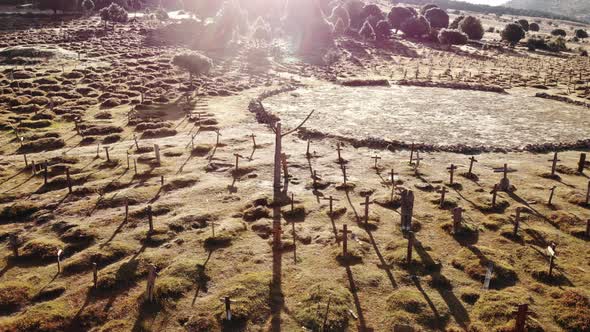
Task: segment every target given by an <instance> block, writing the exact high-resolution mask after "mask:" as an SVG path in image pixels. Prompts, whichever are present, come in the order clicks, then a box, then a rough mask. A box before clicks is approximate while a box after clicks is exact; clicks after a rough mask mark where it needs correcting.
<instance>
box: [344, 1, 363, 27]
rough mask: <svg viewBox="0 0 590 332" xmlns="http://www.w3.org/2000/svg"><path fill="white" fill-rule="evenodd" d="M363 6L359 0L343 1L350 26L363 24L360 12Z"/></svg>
mask: <svg viewBox="0 0 590 332" xmlns="http://www.w3.org/2000/svg"><path fill="white" fill-rule="evenodd" d="M364 7H365V3H364V2H362V1H360V0H348V1H347V2H345V3H344V8H346V11H348V15H349V16H350V26H351V27H353V28H358V27H360V26H361V24H363V22H364V20H363V18H362V12H363V8H364Z"/></svg>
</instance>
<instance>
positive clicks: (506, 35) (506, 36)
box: [502, 23, 525, 46]
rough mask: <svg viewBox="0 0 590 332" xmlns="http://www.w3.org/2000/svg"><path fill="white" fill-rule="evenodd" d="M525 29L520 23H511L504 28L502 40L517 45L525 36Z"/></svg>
mask: <svg viewBox="0 0 590 332" xmlns="http://www.w3.org/2000/svg"><path fill="white" fill-rule="evenodd" d="M524 35H525V33H524V30H523V29H522V27H521V26H520V24H516V23H509V24H507V25H506V26H505V27H504V30H502V40H505V41H507V42H509V43H510V45H513V46H514V45H516V43H518V42H519V41H520V40H521V39H523V38H524Z"/></svg>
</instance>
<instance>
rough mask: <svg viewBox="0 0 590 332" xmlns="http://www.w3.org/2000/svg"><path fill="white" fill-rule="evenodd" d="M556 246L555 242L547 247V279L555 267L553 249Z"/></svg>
mask: <svg viewBox="0 0 590 332" xmlns="http://www.w3.org/2000/svg"><path fill="white" fill-rule="evenodd" d="M556 247H557V245H556V244H555V242H551V245H549V246H548V247H547V255H549V277H551V275H552V273H553V267H554V266H555V248H556Z"/></svg>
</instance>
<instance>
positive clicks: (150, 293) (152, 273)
mask: <svg viewBox="0 0 590 332" xmlns="http://www.w3.org/2000/svg"><path fill="white" fill-rule="evenodd" d="M157 276H158V272H156V266H155V265H154V264H150V265H148V277H147V285H146V290H145V294H146V296H147V299H148V301H149V302H153V301H154V288H155V286H156V277H157Z"/></svg>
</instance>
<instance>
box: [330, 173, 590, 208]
mask: <svg viewBox="0 0 590 332" xmlns="http://www.w3.org/2000/svg"><path fill="white" fill-rule="evenodd" d="M341 168H342V177H343V179H344V185H345V186H346V180H348V176H347V175H346V165H344V164H342V167H341ZM588 188H590V183H589V185H588ZM589 190H590V189H589ZM586 203H587V202H586Z"/></svg>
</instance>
